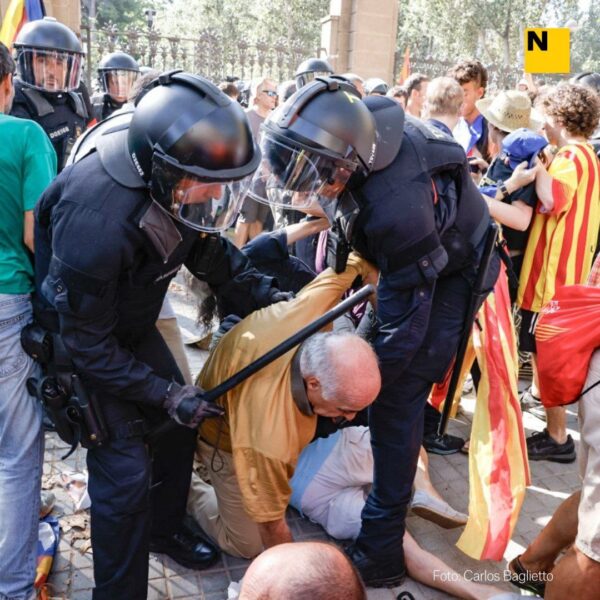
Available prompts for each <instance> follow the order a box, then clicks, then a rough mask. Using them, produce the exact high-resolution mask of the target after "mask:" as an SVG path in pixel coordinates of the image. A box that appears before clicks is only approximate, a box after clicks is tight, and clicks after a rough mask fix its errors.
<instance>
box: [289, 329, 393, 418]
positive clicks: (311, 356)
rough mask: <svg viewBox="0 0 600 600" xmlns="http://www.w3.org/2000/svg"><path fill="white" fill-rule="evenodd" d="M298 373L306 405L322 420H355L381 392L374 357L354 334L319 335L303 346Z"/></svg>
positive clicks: (369, 349) (375, 358)
mask: <svg viewBox="0 0 600 600" xmlns="http://www.w3.org/2000/svg"><path fill="white" fill-rule="evenodd" d="M300 370H301V372H302V377H303V379H304V382H305V385H306V390H307V395H308V399H309V402H310V403H311V405H312V407H313V410H314V412H315V413H316V414H317V415H320V416H323V417H334V418H335V417H345V418H346V419H349V420H350V419H352V418H354V415H355V413H357V412H359V411H361V410H363V409H364V408H366V407H367V406H368V405H369V404H371V403H372V402H374V400H375V398H377V395H378V394H379V390H380V389H381V375H380V373H379V365H378V364H377V357H376V355H375V352H373V349H372V348H371V346H370V345H369V344H368V343H367V342H365V341H364V340H363V339H362V338H361V337H359V336H358V335H356V334H353V333H319V334H317V335H314V336H312V337H311V338H309V339H308V340H307V341H306V342H305V343H304V344H303V346H302V355H301V358H300Z"/></svg>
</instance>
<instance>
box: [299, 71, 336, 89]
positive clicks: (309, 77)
mask: <svg viewBox="0 0 600 600" xmlns="http://www.w3.org/2000/svg"><path fill="white" fill-rule="evenodd" d="M317 77H331V73H330V72H329V71H308V72H307V73H302V75H298V80H299V82H300V83H301V85H300V86H299V87H304V86H305V85H308V84H309V83H310V82H311V81H313V80H315V79H316V78H317Z"/></svg>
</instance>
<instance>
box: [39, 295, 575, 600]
mask: <svg viewBox="0 0 600 600" xmlns="http://www.w3.org/2000/svg"><path fill="white" fill-rule="evenodd" d="M175 308H176V311H177V313H178V318H180V322H181V324H182V325H183V326H184V327H186V328H188V329H189V328H193V327H192V326H191V325H190V319H191V316H190V313H189V312H186V310H185V309H184V308H182V306H180V305H178V304H177V303H176V306H175ZM205 356H206V353H205V352H203V351H201V350H198V349H196V348H188V358H189V360H190V366H191V368H192V372H193V374H194V375H195V374H196V373H197V372H198V370H199V368H200V366H201V364H202V363H203V360H204V358H205ZM473 407H474V400H473V398H469V397H466V398H465V399H464V400H463V403H462V408H461V412H460V413H459V415H458V419H456V420H453V421H452V422H451V424H450V428H449V432H450V433H454V434H456V435H462V436H463V437H468V435H469V431H470V422H471V416H472V410H473ZM568 415H569V416H568V427H569V433H570V434H571V435H572V436H573V438H574V439H575V440H576V444H578V441H579V433H578V429H577V419H576V408H575V409H574V408H573V407H569V410H568ZM524 424H525V428H526V434H527V435H529V434H530V433H531V432H532V431H536V430H541V429H542V428H543V423H542V421H540V420H538V419H536V418H535V417H533V416H531V415H528V414H526V415H525V417H524ZM65 451H66V449H65V446H64V444H62V442H61V441H60V440H59V439H58V438H57V437H56V436H55V434H47V436H46V457H45V458H46V460H45V465H44V476H45V477H44V481H45V487H47V488H50V489H52V491H53V492H54V493H55V494H56V496H57V504H56V507H55V509H54V514H55V515H57V516H59V517H60V521H61V525H62V527H63V529H64V530H66V531H65V533H64V535H63V537H62V539H61V542H60V547H59V552H58V555H57V557H56V560H55V563H54V566H53V570H52V573H51V576H50V578H49V585H48V590H49V593H50V597H51V598H56V599H61V600H64V599H68V600H88V599H90V598H91V594H92V592H91V590H92V587H93V570H92V565H93V562H92V560H93V559H92V552H91V548H90V547H89V540H88V539H87V538H88V537H89V529H86V526H87V525H88V524H87V518H86V517H87V513H86V512H84V513H82V514H80V515H78V516H75V517H73V502H72V500H71V498H70V496H69V495H68V494H67V492H66V490H64V489H63V488H62V487H61V486H60V485H59V484H58V476H59V475H60V474H61V473H63V472H65V471H77V472H80V471H83V470H84V469H85V451H84V450H82V449H79V450H77V451H76V452H75V453H74V454H73V455H72V456H71V457H69V458H68V459H66V460H62V459H61V458H60V457H61V456H62V455H63V454H64V453H65ZM429 459H430V473H431V478H432V481H433V483H434V485H435V486H436V488H437V489H438V490H439V492H440V493H441V494H442V496H443V497H444V498H445V499H446V500H447V501H448V502H449V503H450V504H451V505H452V506H453V507H454V508H456V509H458V510H460V511H463V512H467V504H468V460H467V457H466V456H465V455H463V454H460V453H459V454H453V455H450V456H437V455H429ZM531 471H532V485H531V486H530V488H529V489H528V491H527V495H526V498H525V502H524V505H523V508H522V510H521V515H520V518H519V521H518V524H517V527H516V531H515V534H514V536H513V539H512V541H511V542H510V544H509V546H508V548H507V550H506V553H505V561H503V562H492V561H481V562H479V561H475V560H473V559H471V558H469V557H467V556H466V555H464V554H463V553H462V552H460V550H458V549H457V548H456V546H455V545H454V544H455V543H456V541H457V540H458V538H459V537H460V533H461V529H455V530H445V529H442V528H440V527H438V526H436V525H434V524H433V523H430V522H428V521H425V520H423V519H421V518H419V517H417V516H414V515H413V516H409V518H408V521H407V523H408V529H409V531H410V532H411V533H412V534H413V536H414V537H415V538H416V540H417V542H418V543H419V544H420V545H421V546H422V547H423V548H425V549H426V550H428V551H430V552H432V553H433V554H435V555H436V556H438V557H440V558H442V559H443V560H444V561H445V562H446V563H447V564H448V565H450V566H451V567H452V568H453V569H455V570H456V571H458V572H459V573H461V574H466V576H471V577H473V578H476V580H477V581H479V582H480V583H487V582H489V583H493V584H494V585H496V586H497V587H501V588H504V589H506V590H507V591H517V590H516V588H513V587H512V586H511V585H510V584H508V583H503V571H504V568H505V562H506V560H508V559H511V558H513V557H514V556H516V555H517V554H519V553H521V552H522V551H523V550H524V548H525V547H526V546H527V544H528V543H529V542H530V541H531V540H532V539H533V538H534V537H535V535H536V534H537V533H538V532H539V531H540V530H541V529H542V527H543V526H544V525H545V524H546V523H547V522H548V520H549V519H550V517H551V515H552V514H553V512H554V510H555V509H556V507H557V506H558V505H559V504H560V503H561V502H562V500H563V499H564V498H566V497H567V496H568V495H569V494H571V493H572V492H573V491H574V490H576V489H577V488H578V486H579V477H578V470H577V464H576V463H575V464H571V465H561V464H556V463H549V462H533V463H531ZM288 522H289V524H290V527H291V529H292V532H293V534H294V537H295V539H298V540H306V539H327V535H326V534H325V532H324V531H323V530H322V529H321V527H319V526H317V525H315V524H313V523H311V522H309V521H307V520H306V519H303V518H302V517H301V516H300V515H299V514H298V513H297V512H296V511H294V510H290V511H288ZM118 543H119V542H118V540H117V539H115V544H118ZM247 565H248V561H245V560H241V559H236V558H233V557H230V556H226V555H224V556H223V557H222V558H221V560H220V561H219V562H218V563H217V564H216V565H215V566H214V567H212V568H211V569H208V570H207V571H203V572H196V571H191V570H189V569H185V568H183V567H181V566H179V565H178V564H176V563H175V562H173V561H172V560H171V559H169V558H168V557H166V556H161V555H151V556H150V582H149V588H148V598H149V600H164V599H176V598H177V599H182V600H183V599H192V598H193V599H194V600H217V599H222V598H223V599H226V598H227V588H228V586H229V583H230V582H232V581H239V579H241V577H242V576H243V574H244V572H245V570H246V567H247ZM497 581H500V583H497ZM400 591H409V592H411V593H412V594H413V596H414V597H415V598H416V599H418V600H437V599H442V598H451V596H448V595H446V594H444V593H442V592H439V591H437V590H433V589H432V588H428V587H426V586H423V585H421V584H419V583H416V582H414V581H412V580H410V579H407V580H406V581H405V583H404V584H403V585H402V586H400V587H398V588H396V589H393V590H369V599H370V600H388V599H389V600H393V599H395V598H396V597H397V596H398V594H399V592H400Z"/></svg>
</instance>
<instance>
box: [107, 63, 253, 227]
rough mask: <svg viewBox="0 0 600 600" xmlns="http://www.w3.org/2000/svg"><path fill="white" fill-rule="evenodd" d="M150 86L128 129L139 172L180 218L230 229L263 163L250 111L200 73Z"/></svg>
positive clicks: (160, 200)
mask: <svg viewBox="0 0 600 600" xmlns="http://www.w3.org/2000/svg"><path fill="white" fill-rule="evenodd" d="M149 87H150V88H151V89H150V90H149V91H148V92H147V93H146V94H144V95H143V97H142V98H141V99H138V100H136V107H135V111H134V114H133V117H132V119H131V123H130V125H129V127H128V133H127V147H128V151H129V156H130V157H131V161H132V162H133V165H134V166H135V169H136V171H137V175H138V176H139V177H140V178H141V179H143V181H144V182H145V183H146V185H148V187H149V189H150V194H151V196H152V198H153V199H154V200H155V201H156V202H158V203H159V204H160V205H161V206H162V207H163V208H164V209H165V210H166V211H167V212H168V213H169V214H170V215H171V216H173V217H174V218H175V219H177V220H179V221H181V222H183V223H184V224H186V225H188V226H189V227H192V228H194V229H197V230H199V231H222V230H224V229H226V228H227V227H229V226H230V225H231V224H232V223H233V220H234V219H235V217H236V215H237V212H238V210H239V207H240V203H241V201H242V199H243V196H244V194H245V191H246V189H247V186H248V184H249V181H250V179H249V176H251V175H252V174H253V172H254V170H255V169H256V167H257V166H258V164H259V163H260V150H259V149H258V147H257V146H256V143H255V142H254V140H253V137H252V133H251V131H250V127H249V125H248V120H247V118H246V115H245V114H244V111H243V110H242V108H241V107H240V106H239V104H238V103H237V102H234V101H232V100H231V99H230V98H228V97H227V96H226V95H225V94H224V93H223V92H221V91H220V90H219V89H218V88H217V87H216V86H215V85H213V84H212V83H211V82H210V81H208V80H206V79H204V78H203V77H200V76H198V75H191V74H189V73H183V72H180V71H173V72H169V73H164V74H162V75H160V76H159V77H158V78H156V79H155V80H154V81H153V82H151V83H150V84H149ZM115 156H116V155H115ZM113 166H115V167H116V168H117V169H118V168H119V167H118V165H113ZM107 170H108V171H109V172H110V169H107Z"/></svg>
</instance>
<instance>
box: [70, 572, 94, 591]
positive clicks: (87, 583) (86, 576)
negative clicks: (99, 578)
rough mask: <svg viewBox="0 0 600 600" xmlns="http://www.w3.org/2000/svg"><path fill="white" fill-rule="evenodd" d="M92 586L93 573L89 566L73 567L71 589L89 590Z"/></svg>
mask: <svg viewBox="0 0 600 600" xmlns="http://www.w3.org/2000/svg"><path fill="white" fill-rule="evenodd" d="M93 587H94V573H93V571H92V569H91V568H87V569H74V570H73V578H72V580H71V590H73V591H79V590H91V589H92V588H93Z"/></svg>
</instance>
